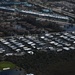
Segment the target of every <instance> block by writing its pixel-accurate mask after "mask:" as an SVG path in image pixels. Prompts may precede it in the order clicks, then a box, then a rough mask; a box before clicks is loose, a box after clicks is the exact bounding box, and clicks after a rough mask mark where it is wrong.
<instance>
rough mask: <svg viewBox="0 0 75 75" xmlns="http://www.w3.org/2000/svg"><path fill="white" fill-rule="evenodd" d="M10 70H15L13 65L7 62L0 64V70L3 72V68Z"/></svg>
mask: <svg viewBox="0 0 75 75" xmlns="http://www.w3.org/2000/svg"><path fill="white" fill-rule="evenodd" d="M8 67H9V68H10V69H13V68H15V64H13V63H11V62H7V61H2V62H0V70H3V68H8Z"/></svg>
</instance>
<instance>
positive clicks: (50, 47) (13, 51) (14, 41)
mask: <svg viewBox="0 0 75 75" xmlns="http://www.w3.org/2000/svg"><path fill="white" fill-rule="evenodd" d="M74 50H75V32H66V33H63V32H60V33H46V34H42V35H36V37H35V36H34V35H28V36H18V37H8V38H1V39H0V54H5V55H6V56H9V55H24V54H25V53H28V54H32V55H33V54H34V53H35V52H37V51H45V52H49V53H50V52H56V53H58V52H63V51H74Z"/></svg>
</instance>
